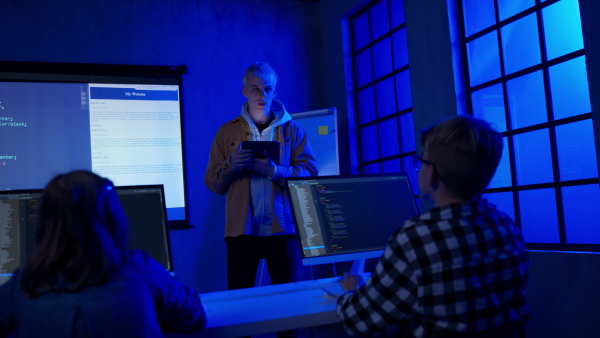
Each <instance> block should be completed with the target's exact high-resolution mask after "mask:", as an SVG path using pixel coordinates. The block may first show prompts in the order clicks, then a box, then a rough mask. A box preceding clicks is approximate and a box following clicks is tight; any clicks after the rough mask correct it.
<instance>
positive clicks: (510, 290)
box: [337, 200, 529, 337]
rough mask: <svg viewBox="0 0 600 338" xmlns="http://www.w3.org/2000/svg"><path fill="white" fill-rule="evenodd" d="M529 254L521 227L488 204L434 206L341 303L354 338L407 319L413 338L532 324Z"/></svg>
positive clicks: (395, 239)
mask: <svg viewBox="0 0 600 338" xmlns="http://www.w3.org/2000/svg"><path fill="white" fill-rule="evenodd" d="M528 269H529V256H528V254H527V251H526V250H525V244H524V242H523V238H522V236H521V231H520V229H518V228H517V226H516V225H515V223H514V222H513V220H512V219H510V217H508V216H507V215H506V214H505V213H503V212H501V211H498V210H496V208H495V206H494V205H492V204H489V203H488V202H487V200H480V201H476V202H464V203H456V204H452V205H448V206H443V207H438V208H433V209H431V210H430V211H429V212H427V213H425V214H422V215H420V216H418V217H415V218H413V219H411V220H408V221H406V222H405V223H404V225H403V226H402V227H401V228H400V229H398V230H397V231H396V232H395V233H394V234H393V235H392V237H391V238H390V241H389V243H388V246H387V248H386V250H385V252H384V254H383V256H382V258H381V259H380V261H379V262H378V263H377V266H376V267H375V270H374V271H373V273H372V274H371V277H370V278H369V279H368V280H367V281H366V283H365V285H363V286H362V287H360V288H359V289H358V290H357V291H356V292H354V293H352V292H350V293H346V294H344V295H342V296H341V297H340V298H339V299H338V303H337V312H338V315H339V316H340V318H341V320H342V323H343V325H344V328H345V329H346V331H347V332H348V333H349V334H351V335H366V334H371V333H375V332H379V331H384V330H386V327H388V326H389V325H391V324H398V323H400V322H401V321H402V322H405V323H408V327H409V328H410V330H411V332H409V335H410V334H412V335H413V336H415V337H426V336H428V335H432V334H445V333H456V332H476V331H485V330H489V329H493V328H499V327H503V326H508V325H514V324H520V325H523V326H524V325H526V323H527V322H528V321H529V308H528V306H527V303H526V300H525V287H526V284H527V280H528Z"/></svg>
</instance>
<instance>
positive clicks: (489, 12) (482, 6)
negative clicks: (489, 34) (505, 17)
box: [462, 0, 496, 36]
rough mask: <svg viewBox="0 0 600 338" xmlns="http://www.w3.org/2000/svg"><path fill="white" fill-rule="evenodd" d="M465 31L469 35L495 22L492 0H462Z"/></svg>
mask: <svg viewBox="0 0 600 338" xmlns="http://www.w3.org/2000/svg"><path fill="white" fill-rule="evenodd" d="M462 3H463V11H464V16H465V31H466V32H467V33H466V35H467V36H469V35H471V34H473V33H477V32H479V31H480V30H482V29H484V28H488V27H489V26H491V25H493V24H494V23H495V22H496V18H495V17H494V0H463V2H462Z"/></svg>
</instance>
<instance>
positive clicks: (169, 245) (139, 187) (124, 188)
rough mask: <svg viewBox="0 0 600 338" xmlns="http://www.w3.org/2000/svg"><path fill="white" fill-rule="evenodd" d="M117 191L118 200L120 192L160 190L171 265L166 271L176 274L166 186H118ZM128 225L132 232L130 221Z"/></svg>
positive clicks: (164, 229)
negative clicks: (166, 200)
mask: <svg viewBox="0 0 600 338" xmlns="http://www.w3.org/2000/svg"><path fill="white" fill-rule="evenodd" d="M115 189H116V193H117V198H118V195H119V192H120V191H127V190H144V189H160V192H161V197H162V203H161V205H162V213H163V217H164V220H165V226H164V227H163V231H164V236H165V240H166V242H167V243H166V244H167V255H168V264H169V267H168V268H166V271H168V272H171V273H174V272H175V268H174V267H173V253H172V250H171V237H170V231H169V230H170V226H169V220H168V218H167V208H166V202H165V189H164V185H162V184H149V185H122V186H116V187H115ZM121 207H122V206H121ZM127 223H128V224H127V230H128V231H130V230H131V226H130V224H129V220H128V222H127ZM128 250H139V249H132V248H128ZM153 259H154V258H153ZM154 260H155V261H157V262H158V260H157V259H154ZM159 263H160V262H159Z"/></svg>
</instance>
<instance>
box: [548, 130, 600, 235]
mask: <svg viewBox="0 0 600 338" xmlns="http://www.w3.org/2000/svg"><path fill="white" fill-rule="evenodd" d="M556 143H557V147H558V164H559V166H558V167H559V169H560V179H561V181H568V180H578V179H584V178H594V177H598V163H597V162H596V145H595V144H594V127H593V126H592V120H584V121H579V122H574V123H569V124H565V125H562V126H557V127H556ZM599 243H600V242H599Z"/></svg>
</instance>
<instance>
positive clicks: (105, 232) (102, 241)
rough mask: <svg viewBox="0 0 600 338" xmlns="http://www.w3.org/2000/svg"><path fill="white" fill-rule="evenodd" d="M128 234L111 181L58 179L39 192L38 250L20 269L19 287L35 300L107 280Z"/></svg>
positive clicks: (80, 174) (76, 176)
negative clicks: (49, 294)
mask: <svg viewBox="0 0 600 338" xmlns="http://www.w3.org/2000/svg"><path fill="white" fill-rule="evenodd" d="M126 231H127V222H126V219H125V216H124V214H123V210H122V209H121V205H120V204H119V201H118V198H117V195H116V192H115V188H114V186H113V184H112V182H111V181H110V180H108V179H105V178H102V177H100V176H98V175H96V174H94V173H92V172H89V171H73V172H70V173H67V174H64V175H58V176H56V177H55V178H54V179H52V180H51V181H50V182H49V183H48V185H47V186H46V188H45V189H44V192H43V194H42V200H41V204H40V208H39V212H38V215H37V223H36V228H35V242H36V248H35V250H34V252H33V254H32V256H31V258H30V259H29V260H28V261H27V263H26V264H25V266H24V267H23V273H22V277H21V289H22V290H23V292H24V293H25V294H26V295H27V296H29V297H31V298H36V297H39V296H41V295H42V294H44V293H46V292H48V291H52V290H54V291H68V292H77V291H79V290H82V289H84V288H86V287H89V286H93V285H99V284H102V283H104V282H106V281H107V280H108V279H109V278H110V277H111V275H112V274H113V273H114V271H115V269H116V268H117V266H118V260H119V255H118V251H119V249H124V248H125V243H126Z"/></svg>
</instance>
